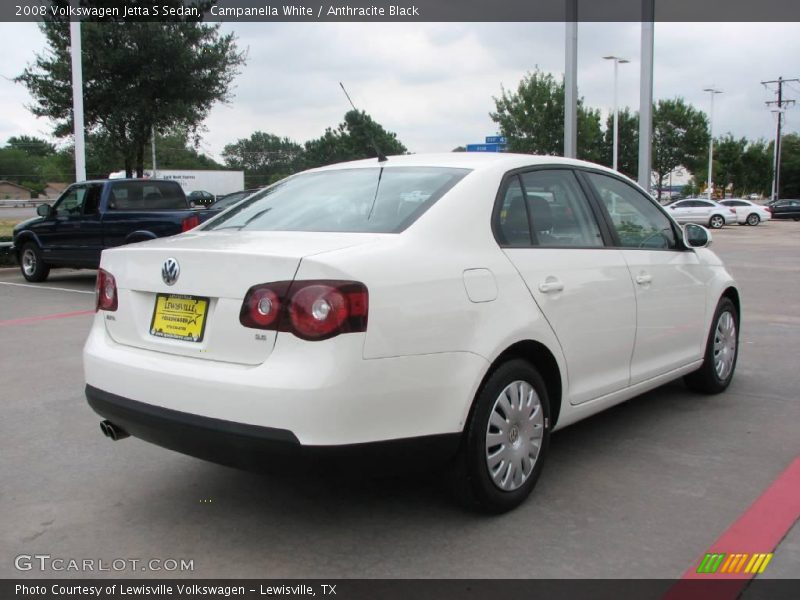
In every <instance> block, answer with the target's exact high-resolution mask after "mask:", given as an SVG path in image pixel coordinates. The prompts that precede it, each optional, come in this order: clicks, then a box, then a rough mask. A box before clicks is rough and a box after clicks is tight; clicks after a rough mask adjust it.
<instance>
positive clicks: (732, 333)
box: [683, 298, 739, 394]
mask: <svg viewBox="0 0 800 600" xmlns="http://www.w3.org/2000/svg"><path fill="white" fill-rule="evenodd" d="M738 355H739V314H738V313H737V311H736V306H735V305H734V304H733V302H732V301H731V299H730V298H722V299H721V300H720V301H719V304H718V305H717V311H716V312H715V313H714V320H713V321H712V322H711V331H710V332H709V334H708V341H707V342H706V351H705V355H704V356H703V366H701V367H700V368H699V369H698V370H697V371H695V372H694V373H689V375H687V376H686V377H684V378H683V379H684V381H685V382H686V385H687V386H689V388H691V389H693V390H695V391H697V392H703V393H706V394H719V393H720V392H722V391H724V390H725V389H726V388H727V387H728V386H729V385H730V383H731V379H733V372H734V370H735V369H736V359H737V358H738Z"/></svg>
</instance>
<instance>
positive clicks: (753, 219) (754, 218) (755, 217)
mask: <svg viewBox="0 0 800 600" xmlns="http://www.w3.org/2000/svg"><path fill="white" fill-rule="evenodd" d="M747 220H748V221H750V225H757V224H758V215H750V216H749V217H747Z"/></svg>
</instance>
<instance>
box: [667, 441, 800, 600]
mask: <svg viewBox="0 0 800 600" xmlns="http://www.w3.org/2000/svg"><path fill="white" fill-rule="evenodd" d="M798 519H800V457H798V458H796V459H795V460H794V461H793V462H792V463H791V464H790V465H789V466H788V467H787V468H786V470H784V471H783V473H781V474H780V475H779V476H778V477H777V479H775V480H774V481H773V482H772V483H771V484H770V486H769V487H768V488H767V489H766V490H765V491H764V492H763V493H762V494H761V496H759V497H758V499H757V500H756V501H755V502H753V504H752V505H750V508H748V509H747V510H746V511H745V512H744V514H742V516H740V517H739V518H738V519H737V520H736V521H735V522H734V523H733V524H732V525H731V526H730V527H729V528H728V529H727V530H726V531H725V532H724V533H723V534H722V535H721V536H720V537H719V539H717V541H716V542H714V543H713V544H712V545H711V546H710V547H709V548H708V549H707V550H706V551H705V552H704V553H703V554H701V555H700V556H698V557H697V558H696V559H695V561H694V562H693V563H692V566H691V567H689V568H688V569H687V570H686V572H685V573H684V574H683V577H682V578H681V581H679V582H678V583H677V584H676V585H675V586H674V587H673V588H672V589H671V590H670V591H669V592H667V594H666V595H665V596H664V598H663V600H678V599H681V600H685V599H688V598H701V597H702V598H704V599H705V600H733V599H734V598H737V597H738V596H739V594H741V593H742V590H744V588H745V586H746V585H747V584H748V583H749V581H750V580H751V579H752V578H753V577H755V574H754V573H745V572H744V570H742V571H741V572H739V573H721V572H719V571H718V572H717V573H713V574H712V573H698V572H697V568H698V566H699V565H700V563H701V561H702V560H703V558H704V557H705V554H706V553H708V554H714V553H725V554H731V553H747V554H751V555H752V554H755V553H770V552H772V551H773V550H775V548H776V547H777V546H778V544H779V543H780V541H781V540H782V539H783V537H784V536H785V535H786V534H787V532H788V531H789V530H790V529H791V528H792V527H793V526H794V524H795V523H796V522H797V520H798ZM720 581H724V582H725V583H724V584H719V583H714V582H720ZM705 582H707V583H708V585H705Z"/></svg>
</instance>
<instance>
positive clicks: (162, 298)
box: [150, 294, 209, 342]
mask: <svg viewBox="0 0 800 600" xmlns="http://www.w3.org/2000/svg"><path fill="white" fill-rule="evenodd" d="M208 302H209V300H208V298H198V297H196V296H182V295H177V294H156V305H155V308H154V309H153V319H152V320H151V321H150V334H151V335H154V336H156V337H163V338H170V339H173V340H183V341H185V342H202V341H203V334H204V333H205V329H206V313H207V312H208Z"/></svg>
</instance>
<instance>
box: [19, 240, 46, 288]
mask: <svg viewBox="0 0 800 600" xmlns="http://www.w3.org/2000/svg"><path fill="white" fill-rule="evenodd" d="M19 270H20V271H22V276H23V277H24V278H25V279H27V280H28V281H32V282H34V283H36V282H40V281H44V280H45V279H47V276H48V275H49V274H50V265H48V264H47V263H46V262H44V259H43V258H42V251H41V250H39V246H37V245H36V244H35V243H34V242H26V243H25V244H23V246H22V250H21V251H20V253H19Z"/></svg>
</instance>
